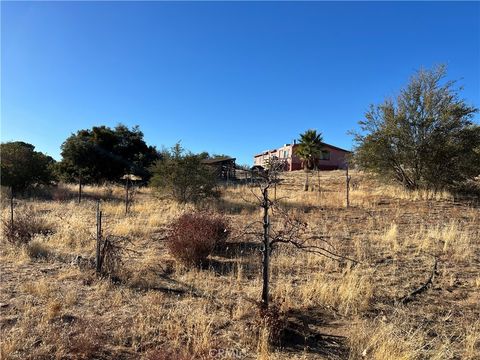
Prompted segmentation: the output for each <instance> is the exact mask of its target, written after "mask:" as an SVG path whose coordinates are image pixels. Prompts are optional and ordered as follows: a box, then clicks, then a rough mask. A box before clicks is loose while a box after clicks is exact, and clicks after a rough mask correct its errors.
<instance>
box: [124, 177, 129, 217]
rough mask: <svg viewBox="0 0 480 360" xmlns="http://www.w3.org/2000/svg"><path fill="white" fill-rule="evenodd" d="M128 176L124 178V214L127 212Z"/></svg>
mask: <svg viewBox="0 0 480 360" xmlns="http://www.w3.org/2000/svg"><path fill="white" fill-rule="evenodd" d="M128 185H129V184H128V177H127V179H126V180H125V215H127V214H128Z"/></svg>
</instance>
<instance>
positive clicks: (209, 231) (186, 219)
mask: <svg viewBox="0 0 480 360" xmlns="http://www.w3.org/2000/svg"><path fill="white" fill-rule="evenodd" d="M227 237H228V222H227V220H226V219H225V218H223V217H220V216H213V215H209V214H206V213H187V214H184V215H182V216H180V217H179V218H178V219H177V220H175V221H174V222H173V223H172V224H171V226H170V229H169V234H168V237H167V246H168V249H169V251H170V254H171V255H172V256H173V257H174V258H175V259H177V260H178V261H180V262H182V263H183V264H185V265H187V266H192V265H194V266H198V265H200V264H202V263H203V262H205V260H206V259H207V257H208V255H210V254H211V253H212V251H213V250H214V249H215V247H216V246H218V245H220V244H222V243H224V242H225V240H226V239H227Z"/></svg>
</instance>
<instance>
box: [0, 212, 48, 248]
mask: <svg viewBox="0 0 480 360" xmlns="http://www.w3.org/2000/svg"><path fill="white" fill-rule="evenodd" d="M2 225H3V229H2V230H3V234H4V235H5V239H6V240H7V241H8V242H10V243H12V244H14V245H26V244H28V243H30V241H32V239H33V238H34V237H35V235H37V234H40V235H50V234H52V233H53V230H52V229H51V227H50V226H49V224H47V223H46V222H45V221H44V220H43V219H42V218H40V217H38V216H36V215H35V213H34V212H33V210H31V209H29V208H27V209H23V210H17V211H16V212H15V217H14V221H13V225H12V223H11V222H10V220H5V219H4V220H3V223H2Z"/></svg>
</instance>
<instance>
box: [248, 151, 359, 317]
mask: <svg viewBox="0 0 480 360" xmlns="http://www.w3.org/2000/svg"><path fill="white" fill-rule="evenodd" d="M283 167H284V164H283V163H282V162H281V161H278V160H275V159H271V160H270V161H269V167H268V169H267V170H265V171H264V172H263V173H259V174H258V176H257V178H256V179H255V181H254V183H253V184H252V193H253V195H254V196H255V198H256V202H255V204H256V205H259V206H260V207H261V208H262V209H263V214H262V221H261V225H262V231H261V232H258V231H255V230H253V231H250V229H251V227H252V226H253V225H254V224H258V223H259V222H258V221H257V222H255V223H253V224H250V225H248V226H247V228H246V230H245V233H248V234H252V235H255V236H259V237H260V236H261V239H262V248H261V252H262V297H261V304H262V307H264V308H268V306H269V299H270V296H269V289H270V255H271V253H272V251H273V249H274V247H275V245H276V244H289V245H292V246H294V247H295V248H297V249H300V250H302V251H306V252H310V253H313V254H316V255H322V256H325V257H327V258H329V259H332V260H337V261H340V260H348V261H351V262H352V263H354V264H356V263H358V261H356V260H354V259H351V258H349V257H346V256H343V255H340V254H338V253H337V252H336V251H335V249H334V247H333V246H332V245H331V244H329V243H328V242H327V240H326V239H325V238H324V237H323V236H320V235H310V234H309V232H308V224H307V223H305V222H304V221H302V220H301V219H299V218H297V217H295V216H293V215H292V214H291V213H289V212H288V211H287V210H285V209H284V208H282V207H281V206H280V204H279V201H280V200H281V199H277V200H272V199H271V197H270V190H271V189H272V188H273V187H274V184H276V182H277V181H278V174H279V172H280V171H282V170H283ZM255 189H258V190H259V191H260V194H259V195H258V193H256V192H255ZM272 216H273V217H274V218H275V219H276V222H277V224H278V225H279V226H278V227H277V228H276V229H273V228H272V227H271V217H272Z"/></svg>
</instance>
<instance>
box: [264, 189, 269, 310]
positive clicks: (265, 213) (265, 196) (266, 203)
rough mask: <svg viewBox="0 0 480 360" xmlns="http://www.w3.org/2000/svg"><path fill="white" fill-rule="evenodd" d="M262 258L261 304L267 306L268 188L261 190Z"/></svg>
mask: <svg viewBox="0 0 480 360" xmlns="http://www.w3.org/2000/svg"><path fill="white" fill-rule="evenodd" d="M263 200H264V204H263V258H262V267H263V287H262V306H263V307H264V308H268V288H269V265H270V264H269V262H270V258H269V256H270V254H269V252H270V241H269V230H270V221H269V218H268V208H269V204H268V189H265V190H264V192H263Z"/></svg>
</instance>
